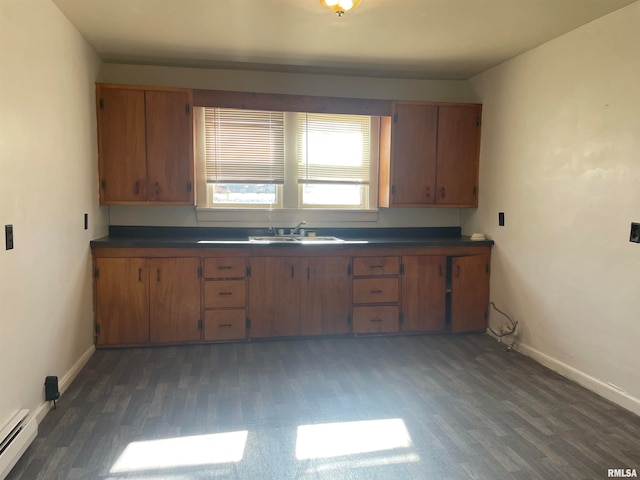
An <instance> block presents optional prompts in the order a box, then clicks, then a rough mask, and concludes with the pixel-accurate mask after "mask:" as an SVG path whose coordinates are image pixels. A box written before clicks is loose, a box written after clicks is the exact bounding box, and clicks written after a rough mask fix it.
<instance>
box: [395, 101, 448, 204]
mask: <svg viewBox="0 0 640 480" xmlns="http://www.w3.org/2000/svg"><path fill="white" fill-rule="evenodd" d="M437 132H438V107H437V106H434V105H421V104H412V103H409V104H404V103H395V104H394V114H393V126H392V129H391V162H392V163H391V202H392V204H393V206H396V207H400V206H407V207H411V206H420V205H425V204H429V203H433V195H434V189H435V184H436V152H437V150H436V146H437V145H436V139H437Z"/></svg>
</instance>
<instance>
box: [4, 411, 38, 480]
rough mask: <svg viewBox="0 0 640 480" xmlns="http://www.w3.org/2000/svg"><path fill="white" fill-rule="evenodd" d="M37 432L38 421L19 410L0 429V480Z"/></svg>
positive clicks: (16, 461)
mask: <svg viewBox="0 0 640 480" xmlns="http://www.w3.org/2000/svg"><path fill="white" fill-rule="evenodd" d="M37 434H38V421H37V420H36V419H35V418H33V417H32V418H29V410H20V411H19V412H18V413H17V414H16V415H15V416H14V417H13V418H12V419H11V420H10V421H9V423H7V424H6V425H5V426H4V427H3V428H2V430H1V431H0V480H4V479H5V478H6V477H7V475H9V472H10V471H11V469H12V468H13V467H14V465H15V464H16V463H18V460H20V457H21V456H22V454H23V453H24V452H25V450H26V449H27V447H28V446H29V445H31V442H33V440H34V439H35V438H36V435H37Z"/></svg>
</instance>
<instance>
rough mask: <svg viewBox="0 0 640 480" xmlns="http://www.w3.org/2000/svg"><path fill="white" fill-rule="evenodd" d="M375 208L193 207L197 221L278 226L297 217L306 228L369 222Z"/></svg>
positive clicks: (292, 221) (375, 216) (375, 212)
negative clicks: (270, 208) (256, 223)
mask: <svg viewBox="0 0 640 480" xmlns="http://www.w3.org/2000/svg"><path fill="white" fill-rule="evenodd" d="M378 212H379V210H340V209H333V210H331V209H307V208H304V209H303V208H282V209H277V210H269V209H268V208H208V207H196V219H197V221H198V224H200V223H207V224H216V223H234V222H235V223H249V222H252V223H255V222H258V223H260V224H261V225H264V224H268V223H269V222H271V223H272V224H273V225H276V226H280V225H281V224H282V225H285V224H287V225H288V224H289V223H294V222H297V221H300V220H305V221H306V222H307V225H308V226H307V228H313V227H322V226H333V225H334V224H336V223H341V222H345V223H354V222H371V223H375V222H377V220H378Z"/></svg>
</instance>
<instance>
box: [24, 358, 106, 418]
mask: <svg viewBox="0 0 640 480" xmlns="http://www.w3.org/2000/svg"><path fill="white" fill-rule="evenodd" d="M95 351H96V347H95V345H91V347H89V348H88V349H87V351H86V352H84V353H83V354H82V356H81V357H80V358H79V359H78V361H77V362H76V363H74V364H73V366H72V367H71V368H70V369H69V371H68V372H67V373H65V374H64V376H63V377H62V378H60V379H59V380H58V390H59V391H60V396H61V397H62V395H64V392H65V391H66V390H67V388H69V385H71V382H73V380H74V379H75V378H76V377H77V376H78V373H80V370H82V367H84V366H85V365H86V364H87V362H88V361H89V359H90V358H91V356H92V355H93V354H94V352H95ZM52 407H53V402H42V403H41V404H40V406H38V407H37V408H36V409H35V412H34V414H33V416H34V417H36V419H37V420H38V424H40V422H42V420H43V419H44V417H45V416H46V415H47V413H49V410H50V409H51V408H52Z"/></svg>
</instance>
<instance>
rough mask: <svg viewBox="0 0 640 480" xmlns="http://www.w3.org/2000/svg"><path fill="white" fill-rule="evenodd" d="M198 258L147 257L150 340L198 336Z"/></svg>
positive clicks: (172, 339)
mask: <svg viewBox="0 0 640 480" xmlns="http://www.w3.org/2000/svg"><path fill="white" fill-rule="evenodd" d="M199 266H200V259H199V258H154V259H151V260H149V276H150V279H149V282H150V295H149V305H150V335H151V337H150V338H151V343H173V342H187V341H195V340H199V339H200V328H199V327H200V323H199V320H200V278H199V276H198V267H199Z"/></svg>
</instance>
